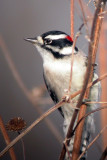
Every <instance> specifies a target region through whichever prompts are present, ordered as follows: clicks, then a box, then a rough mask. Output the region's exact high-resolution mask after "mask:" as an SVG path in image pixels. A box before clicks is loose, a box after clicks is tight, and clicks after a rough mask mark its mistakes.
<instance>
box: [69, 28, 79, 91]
mask: <svg viewBox="0 0 107 160" xmlns="http://www.w3.org/2000/svg"><path fill="white" fill-rule="evenodd" d="M79 36H80V31H78V32H77V34H76V36H75V39H74V42H73V46H72V56H71V72H70V80H69V88H68V94H70V91H71V83H72V71H73V62H74V49H75V46H76V41H77V39H78V37H79Z"/></svg>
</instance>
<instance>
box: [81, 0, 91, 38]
mask: <svg viewBox="0 0 107 160" xmlns="http://www.w3.org/2000/svg"><path fill="white" fill-rule="evenodd" d="M79 4H80V7H81V12H82V15H83V21H84V24H85V27H86V32H87V36H88V38H89V29H88V24H87V19H86V17H85V12H84V8H83V5H82V2H81V0H79Z"/></svg>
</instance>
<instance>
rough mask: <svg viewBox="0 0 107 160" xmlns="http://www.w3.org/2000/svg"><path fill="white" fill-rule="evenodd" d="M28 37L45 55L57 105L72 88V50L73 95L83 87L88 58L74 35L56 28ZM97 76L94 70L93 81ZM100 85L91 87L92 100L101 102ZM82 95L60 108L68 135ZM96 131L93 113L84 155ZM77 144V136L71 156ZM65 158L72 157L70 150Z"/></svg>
mask: <svg viewBox="0 0 107 160" xmlns="http://www.w3.org/2000/svg"><path fill="white" fill-rule="evenodd" d="M25 40H26V41H28V42H30V43H32V44H33V45H34V46H35V47H36V49H37V50H38V52H39V53H40V55H41V57H42V60H43V77H44V81H45V84H46V87H47V90H48V92H49V94H50V97H51V98H52V100H53V101H54V103H55V104H56V103H58V102H59V101H61V100H62V97H63V96H64V95H66V91H67V89H68V87H69V80H70V72H71V60H72V50H73V52H74V55H73V69H72V82H71V89H70V94H73V93H74V92H76V91H78V90H80V89H82V86H83V83H84V76H85V73H86V69H87V63H88V57H87V55H86V54H85V53H84V52H83V51H82V50H80V49H79V48H78V47H76V46H75V47H74V49H73V39H72V38H71V36H70V35H68V34H66V33H65V32H62V31H57V30H53V31H48V32H46V33H43V34H42V35H39V36H37V37H34V38H26V39H25ZM97 78H98V76H97V74H96V73H95V71H94V74H93V80H95V79H97ZM100 88H101V86H100V83H97V84H95V85H94V86H93V87H92V88H91V91H90V96H89V100H90V101H98V99H99V91H100ZM79 96H80V95H78V96H76V97H74V98H73V99H72V101H71V102H70V103H66V104H64V105H62V106H61V108H59V111H60V113H61V115H62V116H63V118H64V122H63V131H64V135H65V136H66V134H67V131H68V127H69V124H70V121H71V118H72V116H73V113H74V110H75V107H76V104H77V101H78V99H79ZM96 107H97V105H96V104H89V105H87V112H89V111H92V110H93V109H96ZM75 123H76V122H75ZM75 125H76V124H75ZM94 132H95V123H94V116H93V114H91V115H89V116H88V117H87V118H86V119H85V125H84V129H83V135H82V143H81V149H80V154H81V153H82V152H83V151H84V150H85V149H86V147H87V145H88V144H89V142H90V139H91V135H92V133H94ZM73 144H74V137H73V138H72V139H71V140H70V144H69V146H68V149H69V152H70V155H72V150H73ZM86 158H87V155H86V154H85V155H84V156H83V157H82V158H81V160H86ZM65 160H69V156H68V154H67V153H66V157H65Z"/></svg>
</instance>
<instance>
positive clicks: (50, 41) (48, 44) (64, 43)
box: [25, 31, 78, 61]
mask: <svg viewBox="0 0 107 160" xmlns="http://www.w3.org/2000/svg"><path fill="white" fill-rule="evenodd" d="M25 40H26V41H28V42H31V43H33V44H34V45H35V46H36V48H37V50H38V51H39V52H40V54H41V56H42V58H43V61H45V59H48V60H49V58H51V59H53V58H54V59H62V58H64V57H65V56H69V55H71V54H72V45H73V40H72V38H71V37H70V36H69V35H67V34H66V33H64V32H61V31H49V32H46V33H44V34H42V35H41V36H37V37H35V38H27V39H25ZM77 51H78V49H77V48H76V47H75V51H74V52H75V53H76V52H77Z"/></svg>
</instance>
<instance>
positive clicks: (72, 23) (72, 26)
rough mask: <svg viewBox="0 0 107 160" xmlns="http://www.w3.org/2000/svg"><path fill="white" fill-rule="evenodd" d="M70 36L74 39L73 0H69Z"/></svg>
mask: <svg viewBox="0 0 107 160" xmlns="http://www.w3.org/2000/svg"><path fill="white" fill-rule="evenodd" d="M71 37H72V39H74V0H71Z"/></svg>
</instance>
